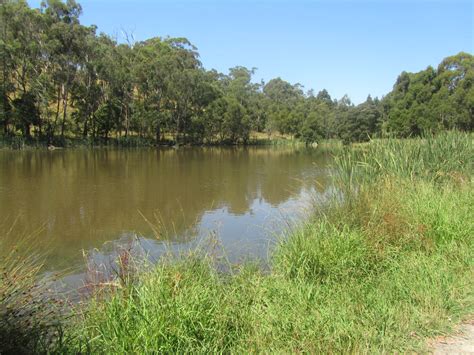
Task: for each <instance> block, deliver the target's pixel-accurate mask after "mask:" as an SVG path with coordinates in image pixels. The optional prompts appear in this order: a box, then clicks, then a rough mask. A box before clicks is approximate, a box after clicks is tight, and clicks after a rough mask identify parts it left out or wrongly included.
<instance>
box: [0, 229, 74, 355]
mask: <svg viewBox="0 0 474 355" xmlns="http://www.w3.org/2000/svg"><path fill="white" fill-rule="evenodd" d="M7 239H8V232H7V233H6V234H3V235H0V353H2V354H3V353H5V354H9V353H12V354H32V353H44V352H48V351H50V350H51V349H56V347H57V345H58V343H59V342H61V339H62V338H61V336H62V325H63V321H64V319H65V317H66V312H65V309H64V303H63V300H61V299H59V298H58V297H57V296H55V295H54V294H53V293H52V291H51V290H50V288H49V287H50V286H51V285H52V281H53V280H52V278H50V277H46V276H42V275H41V269H42V260H41V258H40V256H39V255H38V254H37V253H35V252H34V251H33V250H32V249H31V248H29V247H27V244H28V243H29V239H24V240H23V241H22V242H20V243H18V244H17V245H15V246H13V247H10V246H7V245H6V242H5V241H6V240H7Z"/></svg>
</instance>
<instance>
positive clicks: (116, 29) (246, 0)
mask: <svg viewBox="0 0 474 355" xmlns="http://www.w3.org/2000/svg"><path fill="white" fill-rule="evenodd" d="M29 3H30V5H31V6H33V7H38V6H39V3H40V1H38V0H29ZM79 3H80V4H81V5H82V8H83V15H82V20H81V21H82V23H83V24H85V25H90V24H95V25H97V26H98V30H99V32H105V33H107V34H109V35H112V36H114V37H118V39H119V40H120V39H121V36H122V35H121V32H122V30H126V31H128V32H130V33H133V35H134V38H135V40H137V41H139V40H144V39H147V38H150V37H154V36H162V37H163V36H167V35H169V36H173V37H187V38H188V39H189V40H190V41H191V42H192V43H193V44H194V45H195V46H197V47H198V49H199V53H200V55H201V61H202V63H203V65H204V67H205V68H207V69H211V68H214V69H217V70H218V71H221V72H227V69H228V68H230V67H233V66H236V65H243V66H246V67H249V68H251V67H256V68H257V69H258V70H257V72H256V75H255V80H256V81H260V79H263V80H265V81H269V80H270V79H272V78H274V77H278V76H279V77H281V78H283V79H285V80H287V81H289V82H291V83H300V84H302V85H304V87H305V89H306V90H309V89H311V88H312V89H314V90H316V91H319V90H321V89H323V88H326V89H327V90H328V91H329V93H330V94H331V96H332V97H333V98H334V97H336V98H340V97H342V96H343V95H344V94H348V95H349V96H350V98H351V99H352V101H353V102H355V103H359V102H361V101H363V100H365V98H366V97H367V95H368V94H369V93H370V94H371V95H372V96H379V97H380V96H382V95H384V94H386V93H387V92H389V91H390V90H391V88H392V85H393V83H394V82H395V80H396V78H397V75H398V74H399V73H400V72H401V71H403V70H406V71H419V70H422V69H425V68H426V67H427V66H428V65H433V66H436V65H437V64H439V62H440V61H441V60H442V59H443V58H444V57H446V56H449V55H453V54H456V53H458V52H460V51H465V52H469V53H473V52H474V5H473V3H474V1H466V0H465V1H459V0H445V1H441V0H437V1H427V0H412V1H408V0H405V1H403V0H402V1H395V0H388V1H382V0H369V1H367V0H366V1H349V0H345V1H342V0H340V1H338V0H336V1H329V0H323V1H309V0H292V1H291V0H276V1H269V0H253V1H252V0H240V1H237V0H220V1H219V0H188V1H185V0H160V1H158V0H133V1H132V0H129V1H126V0H82V1H81V0H79Z"/></svg>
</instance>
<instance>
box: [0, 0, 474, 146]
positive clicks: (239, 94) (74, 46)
mask: <svg viewBox="0 0 474 355" xmlns="http://www.w3.org/2000/svg"><path fill="white" fill-rule="evenodd" d="M81 13H82V8H81V6H80V4H78V3H77V2H76V1H74V0H67V1H66V2H62V1H60V0H46V1H43V3H42V4H41V7H40V8H39V9H32V8H30V7H29V6H28V4H27V2H26V1H25V0H4V1H3V2H1V4H0V19H1V22H0V33H1V37H0V38H1V39H0V61H1V68H2V69H1V70H2V72H1V74H0V95H1V98H0V124H1V126H2V134H3V135H6V136H12V135H21V136H23V137H25V138H26V139H33V137H34V139H41V140H44V141H47V142H48V143H54V144H62V143H64V140H65V139H67V138H68V137H84V138H86V139H92V140H105V141H106V140H108V139H109V138H110V137H120V138H122V139H128V138H130V137H146V138H148V139H153V140H155V141H156V143H157V144H161V143H165V142H168V143H170V142H174V143H199V144H223V143H227V144H235V143H244V144H245V143H248V142H249V137H250V133H251V132H267V133H269V134H272V133H274V132H278V133H281V134H288V135H292V136H294V137H297V138H300V139H302V140H304V141H305V142H307V143H312V142H318V141H319V140H322V139H327V138H340V139H343V140H344V142H347V143H349V142H354V141H364V140H367V139H369V138H370V137H374V136H384V135H391V136H398V137H407V136H415V135H420V134H422V133H423V132H426V131H431V132H436V131H440V130H445V129H459V130H465V131H472V129H473V126H474V122H473V117H474V87H473V81H474V57H473V56H472V55H471V54H468V53H459V54H457V55H454V56H451V57H447V58H446V59H444V60H443V61H442V62H441V63H440V64H439V66H438V68H436V69H435V68H432V67H428V68H427V69H426V70H423V71H421V72H418V73H407V72H402V73H401V74H400V76H399V77H398V78H397V80H396V82H395V85H394V87H393V90H392V91H391V92H390V93H388V94H387V95H386V96H385V97H383V98H381V99H378V98H372V97H370V96H369V97H368V98H367V100H366V101H365V102H363V103H361V104H360V105H357V106H356V105H353V104H352V103H351V101H350V99H349V98H348V97H347V96H344V97H343V98H341V99H339V100H337V99H333V98H331V96H330V95H329V93H328V92H327V91H326V90H321V91H320V92H319V93H317V94H316V95H315V94H314V92H313V91H312V90H310V91H308V92H306V93H305V92H304V90H303V87H302V86H301V85H299V84H291V83H288V82H287V81H285V80H283V79H281V78H279V77H278V78H275V79H272V80H270V81H269V82H268V83H264V82H261V83H255V82H254V80H253V76H254V74H255V71H256V69H255V68H251V69H249V68H245V67H242V66H236V67H234V68H231V69H229V72H228V73H227V74H223V73H219V72H217V71H215V70H206V69H205V68H204V67H203V66H202V64H201V62H200V60H199V53H198V51H197V48H196V47H194V46H193V44H192V43H191V42H190V41H189V40H187V39H186V38H169V37H165V38H163V37H154V38H150V39H148V40H145V41H140V42H133V41H127V43H118V42H117V41H116V40H114V39H113V38H111V37H109V36H107V35H105V34H98V33H97V29H96V27H95V26H89V27H88V26H84V25H82V24H81V23H80V20H79V18H80V15H81Z"/></svg>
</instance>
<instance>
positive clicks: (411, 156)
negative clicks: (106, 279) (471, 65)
mask: <svg viewBox="0 0 474 355" xmlns="http://www.w3.org/2000/svg"><path fill="white" fill-rule="evenodd" d="M356 149H357V150H348V151H341V153H340V154H341V155H339V157H338V160H337V169H339V170H338V171H339V175H338V178H339V180H338V183H339V184H341V185H339V186H340V187H341V188H342V191H344V193H345V195H344V196H343V198H342V199H340V200H338V201H339V202H337V201H335V203H334V204H333V205H332V207H330V208H329V209H328V210H327V211H325V213H324V214H323V215H322V216H321V214H320V213H318V215H317V217H314V218H313V219H310V220H309V221H307V222H306V223H304V224H303V225H301V226H299V227H298V228H296V229H295V230H293V231H291V232H290V233H289V235H288V237H287V238H283V239H282V241H281V243H280V245H279V246H278V247H277V248H276V250H275V252H274V254H273V256H272V257H271V260H270V266H271V268H270V271H269V272H263V271H262V270H261V269H260V268H258V267H255V266H253V265H240V266H236V267H235V269H234V270H233V272H230V273H222V272H219V271H218V269H216V267H215V265H214V261H213V259H212V258H209V257H206V256H196V255H191V256H184V257H183V258H181V259H179V260H164V261H162V262H161V263H159V264H158V265H157V266H156V267H155V268H154V269H153V271H151V272H146V273H144V274H141V275H140V276H139V278H138V279H134V280H135V281H134V282H132V283H124V284H123V285H122V287H120V288H114V289H113V290H111V291H110V294H109V295H108V296H107V297H105V298H104V297H100V298H97V299H95V300H93V301H92V303H90V304H89V305H88V306H87V307H86V308H83V309H80V310H79V313H78V316H77V319H76V320H75V323H74V325H73V326H71V327H70V331H69V334H68V336H70V337H71V338H70V339H73V340H72V341H71V342H70V343H69V345H68V350H69V351H70V352H78V351H92V352H104V353H149V352H178V353H181V352H203V353H209V352H236V353H245V352H300V351H304V352H325V353H326V352H397V351H409V350H415V351H421V350H426V339H427V338H428V337H432V336H436V335H439V334H444V333H445V332H449V331H450V330H451V329H452V327H453V326H454V325H455V324H456V323H458V322H459V321H461V320H462V319H463V318H464V317H469V316H472V314H473V311H474V308H473V296H474V292H473V287H472V282H471V280H472V277H473V276H474V275H473V266H474V265H473V260H474V258H473V255H472V250H474V245H473V241H474V240H473V236H474V223H473V221H472V211H473V208H474V190H473V188H472V165H471V164H472V159H470V158H472V153H473V149H472V140H471V136H470V135H467V134H461V133H454V132H453V133H447V134H443V135H440V136H437V137H429V138H426V139H424V140H385V141H374V142H370V143H368V144H366V145H363V146H360V147H357V148H356Z"/></svg>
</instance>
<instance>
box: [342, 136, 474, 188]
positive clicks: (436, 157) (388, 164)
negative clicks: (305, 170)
mask: <svg viewBox="0 0 474 355" xmlns="http://www.w3.org/2000/svg"><path fill="white" fill-rule="evenodd" d="M473 139H474V135H473V134H472V133H464V132H456V131H451V132H443V133H440V134H438V135H436V136H434V135H427V136H426V137H424V138H417V139H376V140H373V141H370V142H369V143H367V144H363V145H360V146H357V147H356V148H350V147H348V148H346V150H345V151H344V152H343V153H342V154H338V155H337V156H336V176H335V177H336V179H337V181H338V183H339V184H340V186H341V187H343V188H345V189H346V190H354V188H355V186H354V183H356V184H357V185H361V184H370V183H374V182H375V181H376V180H377V179H380V178H381V177H387V176H388V177H398V178H407V179H423V180H427V181H441V180H444V179H446V178H455V179H458V180H463V179H467V178H470V177H471V174H472V170H473V164H474V149H473Z"/></svg>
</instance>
